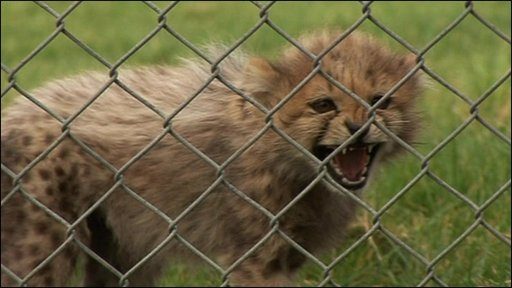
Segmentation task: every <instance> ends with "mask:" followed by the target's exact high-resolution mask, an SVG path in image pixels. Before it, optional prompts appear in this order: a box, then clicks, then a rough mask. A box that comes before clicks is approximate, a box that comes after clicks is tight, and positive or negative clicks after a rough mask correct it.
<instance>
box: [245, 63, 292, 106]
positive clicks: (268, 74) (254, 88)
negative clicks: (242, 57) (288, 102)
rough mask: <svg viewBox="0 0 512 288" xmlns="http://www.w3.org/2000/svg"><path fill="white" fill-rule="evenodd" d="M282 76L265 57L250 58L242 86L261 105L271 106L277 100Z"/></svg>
mask: <svg viewBox="0 0 512 288" xmlns="http://www.w3.org/2000/svg"><path fill="white" fill-rule="evenodd" d="M282 78H283V75H282V72H281V71H279V69H278V68H277V67H276V66H275V65H273V64H271V63H270V62H269V61H267V60H266V59H263V58H251V59H249V61H247V65H246V67H245V73H244V75H243V80H242V87H243V89H244V90H245V91H247V92H249V93H250V94H251V96H253V97H254V98H255V99H256V100H257V101H259V102H260V103H261V104H262V105H264V106H265V107H267V108H271V107H273V106H274V105H275V104H277V102H278V101H279V96H280V94H279V88H280V87H279V86H280V84H279V83H280V82H281V80H282ZM283 96H284V95H281V97H283Z"/></svg>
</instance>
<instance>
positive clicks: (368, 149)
mask: <svg viewBox="0 0 512 288" xmlns="http://www.w3.org/2000/svg"><path fill="white" fill-rule="evenodd" d="M379 147H380V144H373V143H372V144H368V143H355V144H351V145H348V146H347V147H345V148H344V149H342V150H340V151H339V152H338V154H336V155H335V156H334V157H333V158H332V159H331V160H330V161H329V164H328V165H327V171H328V172H329V173H330V174H331V175H332V176H333V178H334V179H335V180H336V181H337V182H338V183H339V184H341V185H342V186H343V187H345V188H347V189H349V190H357V189H361V188H363V187H364V185H366V182H367V180H368V173H369V171H370V168H371V165H372V164H373V162H374V161H373V160H374V159H375V156H376V155H377V152H378V150H379ZM336 148H338V146H333V145H319V146H317V147H316V149H315V150H316V151H315V155H316V156H317V157H318V158H319V159H320V160H323V159H325V158H326V157H327V156H329V155H330V154H331V153H333V151H334V150H335V149H336Z"/></svg>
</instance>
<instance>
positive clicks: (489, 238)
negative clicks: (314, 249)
mask: <svg viewBox="0 0 512 288" xmlns="http://www.w3.org/2000/svg"><path fill="white" fill-rule="evenodd" d="M49 5H50V6H51V7H53V8H54V9H55V10H57V11H59V12H63V11H64V10H65V9H66V7H68V5H69V3H65V2H59V3H56V2H55V3H54V2H49ZM166 5H167V3H158V6H159V7H161V8H163V7H165V6H166ZM474 6H475V9H476V11H478V13H480V14H481V15H482V16H483V17H485V18H486V19H487V20H489V21H490V22H492V23H493V24H494V25H495V26H496V27H497V28H498V29H500V30H501V31H503V32H504V33H505V34H506V35H510V24H511V23H510V22H511V15H510V3H509V2H501V3H498V2H476V3H474ZM371 9H372V15H373V16H374V17H375V18H377V19H379V21H381V22H382V23H384V24H385V25H386V26H387V27H389V28H390V29H391V30H393V31H394V32H396V33H397V34H399V35H401V36H402V37H403V38H404V39H406V40H407V41H408V42H409V43H411V44H412V45H414V46H415V47H417V48H419V49H421V48H423V47H425V46H426V45H427V44H428V43H429V42H430V41H431V40H432V39H433V38H434V37H435V36H436V35H437V34H438V33H440V32H441V31H442V30H443V29H444V28H445V27H446V26H447V25H448V24H449V23H451V22H452V21H453V20H454V19H455V18H456V17H457V16H458V15H460V14H461V13H462V11H463V10H464V2H443V3H440V2H437V3H429V2H421V3H420V2H407V3H406V2H393V3H374V4H373V5H372V6H371ZM270 11H271V12H270V16H271V19H272V20H273V21H274V22H275V23H276V24H277V25H278V26H280V27H281V28H283V29H284V30H286V31H287V32H288V33H289V34H290V35H292V36H293V37H297V36H298V35H300V34H301V33H302V32H304V31H309V30H314V29H315V28H320V27H348V26H350V25H351V24H352V23H354V21H355V20H356V19H358V18H359V17H360V16H361V5H360V4H358V3H357V2H354V3H337V2H329V3H322V2H319V3H309V2H301V3H294V2H279V3H276V4H275V5H274V6H273V7H272V8H271V10H270ZM258 13H259V11H258V9H256V7H255V6H254V5H252V4H250V3H244V2H222V3H220V2H208V3H181V4H178V6H177V7H176V8H175V9H173V10H172V11H171V12H170V13H169V14H168V16H167V19H168V23H169V24H170V25H171V26H172V27H174V28H175V29H176V30H177V31H178V32H179V33H180V34H182V35H183V36H184V37H185V38H187V39H188V40H190V41H191V42H192V43H194V44H195V45H198V46H200V45H201V44H205V43H208V42H210V41H221V42H225V43H228V44H230V43H234V41H236V39H238V38H239V37H240V36H242V35H243V34H244V33H245V32H246V31H248V30H249V29H250V28H251V27H252V26H254V25H255V24H256V23H257V21H258V20H259V16H258ZM1 21H2V22H1V27H2V28H1V29H2V30H1V32H2V34H1V35H2V36H1V37H2V38H1V40H2V41H1V43H2V44H1V59H2V63H3V64H4V65H6V66H7V67H9V68H11V69H12V68H13V67H15V66H16V65H17V64H18V63H19V62H20V61H21V60H22V59H23V58H24V57H26V55H28V54H29V53H30V51H32V50H34V48H35V47H36V46H37V45H38V44H39V43H41V42H42V41H43V40H44V39H45V38H46V37H48V35H49V34H50V33H51V32H52V31H54V29H55V19H54V18H53V17H52V16H51V15H50V14H48V13H47V12H45V11H44V10H42V9H41V8H39V7H38V6H36V5H35V4H33V3H14V2H7V3H6V2H2V20H1ZM65 21H66V28H67V29H68V30H69V31H70V32H71V33H73V34H74V35H75V36H76V37H77V38H79V39H81V40H82V41H83V42H85V43H86V44H87V45H89V46H90V47H91V48H93V49H94V50H95V51H96V52H98V53H99V54H100V55H102V56H103V57H105V58H106V59H107V60H108V61H109V62H111V63H114V62H116V61H117V60H118V59H119V58H120V57H121V56H122V55H124V54H125V53H126V52H127V51H129V49H130V48H131V47H132V46H133V45H134V44H136V43H137V42H138V41H140V40H141V39H142V38H143V37H144V36H145V35H147V34H148V33H149V32H150V31H152V29H154V28H155V27H156V24H157V15H156V14H155V13H154V12H153V11H152V10H150V9H149V8H148V7H147V6H145V5H144V4H140V3H113V2H100V3H83V4H82V5H80V6H79V7H78V8H77V9H76V10H75V11H74V12H73V13H72V14H71V15H69V17H67V18H66V20H65ZM359 30H362V31H367V32H369V33H371V34H373V35H375V36H376V37H378V38H380V39H382V41H384V42H386V43H388V44H389V45H391V46H392V47H393V48H394V49H396V50H398V51H405V49H404V48H403V47H401V46H400V45H399V44H397V43H396V42H395V41H394V40H393V39H391V38H390V37H389V36H387V35H386V34H385V33H384V32H382V31H381V30H379V29H378V28H377V27H376V26H375V25H373V24H372V23H371V22H369V21H366V22H364V23H363V24H362V25H361V27H360V28H359ZM509 37H510V36H509ZM285 44H286V42H285V41H284V40H283V39H282V38H281V37H280V36H279V35H277V34H276V33H275V32H274V31H273V30H272V29H270V28H268V27H266V26H264V27H263V28H262V29H260V30H259V31H258V32H256V34H255V35H254V37H252V38H250V39H249V41H247V42H246V43H245V44H244V45H243V48H245V49H247V50H249V51H253V52H255V53H258V54H262V55H266V56H268V57H275V56H276V55H277V53H278V51H279V50H280V48H281V47H282V46H283V45H285ZM191 55H193V52H191V51H189V50H188V49H187V48H186V47H185V46H184V45H182V44H180V43H179V42H178V41H176V40H175V39H174V38H173V37H172V36H170V35H169V34H167V33H166V32H164V31H163V32H161V33H159V34H158V35H157V36H156V37H155V38H154V39H153V40H151V41H150V42H149V43H148V44H147V45H146V46H144V47H143V48H142V49H141V50H139V51H138V52H137V53H136V54H135V55H134V56H133V57H131V58H130V59H129V60H128V61H127V62H126V63H125V66H133V65H139V64H152V63H171V64H172V63H176V61H177V58H178V57H183V56H185V57H188V56H191ZM510 56H511V53H510V45H509V44H507V43H506V42H505V41H503V40H501V39H500V38H498V37H497V36H496V35H495V34H494V33H492V32H491V31H490V30H489V29H487V28H486V27H485V26H483V25H482V24H481V23H479V22H478V21H477V20H476V19H475V18H473V17H472V15H468V17H467V18H466V19H465V20H464V21H463V22H462V23H461V24H460V25H459V26H457V27H456V28H455V29H454V30H453V31H452V32H451V33H449V34H448V35H447V36H446V37H445V38H444V39H443V40H442V41H441V42H440V43H438V44H437V45H436V46H434V47H433V48H432V49H431V50H430V51H429V52H428V53H427V54H426V55H425V58H426V63H427V65H428V66H429V67H430V68H432V69H433V70H434V71H435V72H436V73H437V74H439V75H440V76H441V77H443V78H444V79H445V80H447V81H448V82H449V83H450V84H451V85H453V86H454V87H456V88H457V89H458V90H459V91H461V92H462V93H464V95H467V96H468V97H469V98H470V99H473V100H475V99H477V98H478V97H479V96H480V95H482V94H483V93H484V92H485V91H486V90H487V89H488V88H489V87H490V86H491V85H492V84H493V83H494V82H495V81H497V80H498V79H499V78H500V77H502V76H503V75H505V73H506V72H507V71H508V70H509V69H510V60H511V57H510ZM90 69H95V70H101V71H105V72H107V71H108V70H107V69H106V68H105V67H103V66H102V65H101V64H100V63H98V62H97V61H96V60H94V59H93V58H92V57H90V56H89V55H88V54H86V53H85V52H84V51H83V50H81V49H80V48H79V47H78V46H76V45H75V44H74V43H73V42H71V41H70V40H69V39H67V38H66V37H65V36H64V35H59V36H58V37H57V38H56V39H55V40H54V41H53V42H52V43H50V44H49V46H48V47H47V48H46V49H44V50H43V51H42V52H41V53H40V54H38V55H37V56H36V57H35V58H34V59H33V60H32V61H31V62H30V63H28V64H27V65H26V66H25V67H24V68H23V69H21V70H20V71H19V73H18V74H17V76H16V79H17V81H18V84H19V85H20V86H21V87H24V88H25V89H32V88H35V87H37V86H39V85H41V84H43V83H44V82H45V81H47V80H50V79H54V78H58V77H63V76H68V75H70V74H73V73H79V72H80V71H84V70H90ZM6 84H7V74H6V73H3V72H2V74H1V86H2V90H3V89H5V87H6ZM510 92H511V91H510V78H509V79H508V80H507V81H506V82H505V83H504V85H502V86H501V87H500V88H499V89H497V90H496V91H495V92H494V93H493V94H492V95H491V96H490V97H489V98H488V99H487V100H486V101H484V102H483V103H482V104H481V105H480V106H479V112H480V115H481V116H482V118H484V119H485V120H486V121H488V122H489V123H490V124H491V125H493V126H494V127H496V128H497V129H498V130H499V131H501V133H503V134H505V135H506V136H507V137H508V138H509V139H510V126H511V125H510V119H511V118H510V116H511V115H510V102H511V101H510V99H511V96H510V95H511V93H510ZM13 97H17V95H16V93H15V92H9V93H7V97H6V98H4V100H5V101H4V100H2V105H3V107H5V105H7V104H6V103H8V102H9V101H10V99H12V98H13ZM421 104H422V109H423V111H424V118H425V120H424V122H425V128H424V133H423V136H422V138H421V139H420V142H421V143H423V144H420V145H418V146H417V147H416V148H417V149H418V150H419V151H420V152H421V153H422V154H423V155H426V154H428V153H429V152H430V151H432V149H434V147H436V146H437V145H438V144H439V143H440V142H441V141H443V139H445V137H447V136H448V135H449V134H450V133H451V132H452V131H453V130H454V129H456V128H457V127H458V126H460V125H461V123H462V122H463V121H464V120H465V119H467V118H468V117H469V116H470V107H469V106H468V105H467V104H466V103H465V102H463V101H462V100H461V99H459V98H458V97H457V96H456V95H454V94H453V93H451V92H450V91H449V90H447V89H446V88H445V87H443V86H442V85H440V84H438V83H436V82H435V81H432V84H431V87H430V88H429V90H428V91H427V92H426V93H425V95H424V97H423V98H422V103H421ZM510 160H511V153H510V146H509V145H508V144H506V143H505V142H504V141H502V140H500V139H499V138H497V137H496V136H495V135H494V134H493V133H491V132H490V131H489V130H487V129H486V128H485V127H483V126H482V125H481V124H480V123H478V122H476V121H473V122H472V123H471V124H470V125H469V126H468V127H467V128H466V129H465V130H464V131H462V132H461V133H460V134H459V135H458V136H457V137H456V138H455V139H454V140H453V141H451V142H450V143H449V144H448V145H447V146H446V147H444V148H443V149H441V150H440V151H439V153H437V154H436V155H435V156H434V157H433V158H432V159H431V160H430V161H429V163H430V169H429V171H431V172H432V173H434V174H435V175H437V176H438V177H440V178H442V179H443V180H444V181H445V182H446V183H448V184H449V185H450V186H451V187H453V188H455V189H457V190H458V191H460V192H461V193H462V194H464V195H465V196H466V197H467V198H469V199H471V201H473V202H475V203H476V204H477V205H481V204H483V203H484V202H485V201H486V200H487V199H488V198H489V197H491V195H493V193H495V192H496V191H497V190H498V189H499V188H500V187H501V186H502V185H504V184H505V183H506V182H507V181H509V179H510V172H511V169H510ZM385 169H386V173H382V174H381V175H380V177H379V185H373V186H372V187H371V189H369V191H366V192H365V201H367V202H368V203H370V204H371V205H372V206H373V207H374V208H375V209H380V208H382V207H383V206H384V205H385V204H386V203H387V202H388V201H389V200H390V199H391V198H392V197H393V196H394V195H395V194H396V193H397V192H398V191H400V190H401V189H402V188H403V187H404V186H405V185H406V184H407V183H408V182H409V181H410V180H411V179H413V178H414V177H415V175H417V173H418V172H419V171H420V170H421V161H419V160H418V159H417V158H415V157H413V156H411V155H408V156H406V157H405V158H404V159H403V160H401V161H397V162H394V163H390V164H388V165H387V166H386V168H385ZM510 200H511V197H510V188H508V189H507V190H506V191H505V193H504V194H503V195H501V196H500V197H499V198H498V199H496V201H494V202H493V203H492V204H491V205H490V206H489V207H488V209H486V210H485V212H484V214H483V215H484V219H485V220H486V221H487V222H488V223H489V224H490V225H492V226H493V227H495V229H497V230H498V231H500V233H502V234H504V235H506V236H507V237H508V239H510V230H511V216H510V215H511V201H510ZM359 212H360V213H359V217H358V220H357V221H356V222H355V223H354V225H352V227H351V229H350V230H349V232H348V234H349V235H348V236H349V237H348V239H347V241H346V243H345V245H344V246H343V247H340V248H339V249H338V250H337V251H335V252H332V253H330V254H327V255H325V257H324V258H322V259H323V260H325V261H332V259H334V258H335V257H336V255H339V254H340V253H341V252H342V251H344V249H346V248H348V247H350V246H351V245H352V244H353V243H354V242H355V241H357V239H358V238H359V237H361V236H362V235H363V234H364V233H365V231H367V230H368V229H369V227H371V225H372V224H371V223H372V216H371V215H370V214H369V213H367V212H365V211H364V210H363V209H360V211H359ZM474 220H475V213H474V211H473V210H472V209H471V208H470V207H469V206H468V205H467V204H465V203H464V202H463V201H461V200H460V199H458V198H457V197H455V196H454V195H453V194H452V193H451V192H449V191H448V190H446V189H445V188H443V187H442V186H440V185H439V184H437V183H436V182H435V181H433V180H432V179H430V178H429V177H423V178H422V179H421V180H420V181H419V182H418V183H417V184H416V185H414V186H413V187H412V188H411V189H410V190H409V191H408V192H407V193H405V195H404V196H403V197H401V198H400V199H399V200H398V201H397V202H396V204H395V205H393V206H392V207H391V208H390V209H389V210H388V211H387V212H386V213H385V214H384V215H383V216H382V218H381V223H382V225H383V226H384V227H386V228H387V229H388V230H389V231H391V232H392V233H393V234H394V235H396V237H398V238H399V239H400V240H401V241H403V242H405V243H407V245H409V246H410V247H412V248H413V249H415V250H416V251H418V252H419V253H420V254H421V255H423V256H424V257H426V258H427V259H428V260H433V259H435V258H436V257H437V256H438V255H439V254H440V253H441V252H442V251H443V250H444V249H445V248H446V247H448V246H449V245H450V244H451V243H452V242H453V241H455V240H456V239H457V238H458V237H459V236H460V235H461V234H462V233H463V232H464V231H465V230H466V229H467V228H468V227H469V226H470V225H471V224H472V223H473V221H474ZM509 241H510V240H509ZM510 261H511V250H510V246H509V245H507V244H505V243H504V242H502V241H500V240H498V239H497V238H496V237H494V236H493V234H491V233H490V232H489V231H487V230H486V229H484V227H483V226H479V227H478V228H477V229H476V230H475V231H473V233H472V234H471V235H469V236H468V237H467V238H466V239H465V240H464V241H463V242H462V243H460V245H458V246H456V247H455V249H453V250H452V251H451V252H449V253H448V254H446V256H445V257H443V258H442V259H441V260H440V261H439V262H438V263H437V264H436V266H435V271H436V275H438V276H439V277H440V278H441V279H442V280H443V281H445V282H446V283H447V284H449V285H457V286H466V285H467V286H477V285H478V286H480V285H483V286H489V285H492V286H510V285H511V282H510V279H511V276H510V274H511V266H510ZM426 274H427V268H426V266H425V265H424V264H423V263H421V262H420V261H418V260H417V259H416V258H415V257H413V256H412V255H411V254H410V253H409V252H408V251H406V250H405V249H403V248H401V247H400V246H397V245H396V244H394V243H393V242H391V241H389V239H388V238H386V237H385V235H383V234H382V233H380V232H378V233H376V234H375V235H374V236H372V237H371V238H369V240H367V241H364V242H363V243H362V245H360V246H359V247H358V248H356V249H355V250H354V251H353V252H352V253H350V254H349V255H348V256H347V257H346V258H344V259H343V260H342V261H341V262H340V263H339V264H338V265H337V266H336V267H335V268H334V270H333V271H332V277H333V279H335V281H336V282H337V283H339V284H341V285H351V286H367V285H372V286H375V285H378V286H407V285H417V284H418V283H419V282H420V281H421V280H422V279H423V278H424V277H425V276H426ZM322 279H323V278H322V270H321V269H320V268H319V267H318V266H316V265H314V264H312V263H310V264H308V265H306V267H305V268H304V269H302V270H301V271H300V279H299V283H300V284H301V285H317V283H318V282H319V281H321V280H322ZM220 283H221V280H220V274H219V273H217V272H215V271H214V270H213V269H212V268H208V267H206V265H205V267H204V268H201V267H195V268H187V267H185V266H181V265H174V266H172V268H169V270H168V272H167V273H166V276H165V278H164V279H163V281H162V282H161V284H162V285H194V286H199V285H219V284H220ZM428 285H434V286H435V285H436V284H435V283H434V282H432V281H430V282H429V283H428Z"/></svg>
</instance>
